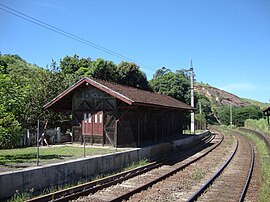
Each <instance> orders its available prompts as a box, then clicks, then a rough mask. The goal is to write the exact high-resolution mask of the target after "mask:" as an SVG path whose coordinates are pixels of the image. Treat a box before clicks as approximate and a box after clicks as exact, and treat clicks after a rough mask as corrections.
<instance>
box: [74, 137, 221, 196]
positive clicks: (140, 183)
mask: <svg viewBox="0 0 270 202" xmlns="http://www.w3.org/2000/svg"><path fill="white" fill-rule="evenodd" d="M223 138H224V137H223V135H221V134H219V135H217V136H216V137H215V139H213V140H212V141H211V146H209V147H206V148H204V150H202V151H199V150H197V151H196V152H192V153H190V151H188V153H189V154H188V156H189V158H181V159H175V160H173V161H168V162H167V163H166V164H164V165H162V166H160V167H158V168H156V169H152V170H150V171H148V172H146V173H144V174H141V175H138V176H136V177H133V178H130V179H128V180H125V181H123V182H121V183H118V184H116V185H114V186H110V187H108V188H106V189H103V190H100V191H98V192H96V193H94V194H90V195H88V196H86V197H80V198H79V199H77V200H76V201H122V200H127V199H128V198H129V197H130V196H132V195H134V194H135V193H138V192H141V191H142V190H145V189H147V188H148V187H151V186H152V185H154V184H156V183H158V182H160V181H162V180H165V179H166V178H168V177H170V176H172V175H174V174H175V173H177V172H178V171H180V170H182V169H184V168H186V167H187V166H188V165H190V164H192V163H194V162H196V161H198V160H199V159H201V158H203V157H204V156H205V155H207V154H208V153H209V152H211V151H213V150H214V149H215V148H216V147H217V146H218V145H220V143H221V142H222V141H223Z"/></svg>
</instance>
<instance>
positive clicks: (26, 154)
mask: <svg viewBox="0 0 270 202" xmlns="http://www.w3.org/2000/svg"><path fill="white" fill-rule="evenodd" d="M83 152H84V150H83V147H73V146H56V147H52V146H51V147H40V149H39V160H40V163H41V164H46V163H50V162H51V163H52V162H58V161H63V160H69V159H76V158H82V157H83ZM115 152H116V150H115V148H93V147H91V148H90V147H89V148H86V156H94V155H102V154H109V153H115ZM36 153H37V149H36V148H35V147H28V148H17V149H3V150H1V152H0V165H15V164H22V163H26V164H32V163H35V162H36Z"/></svg>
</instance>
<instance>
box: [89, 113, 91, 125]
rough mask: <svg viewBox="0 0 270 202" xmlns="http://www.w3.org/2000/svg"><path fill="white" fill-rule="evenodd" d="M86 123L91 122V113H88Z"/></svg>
mask: <svg viewBox="0 0 270 202" xmlns="http://www.w3.org/2000/svg"><path fill="white" fill-rule="evenodd" d="M88 123H91V114H90V113H89V114H88Z"/></svg>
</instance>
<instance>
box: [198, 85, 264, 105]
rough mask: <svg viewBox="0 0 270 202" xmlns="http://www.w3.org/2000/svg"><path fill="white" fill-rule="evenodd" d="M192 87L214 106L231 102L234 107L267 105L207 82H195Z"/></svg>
mask: <svg viewBox="0 0 270 202" xmlns="http://www.w3.org/2000/svg"><path fill="white" fill-rule="evenodd" d="M194 89H195V91H196V92H197V93H199V94H203V95H205V96H206V97H207V98H208V99H209V100H210V101H211V103H212V105H215V106H226V105H227V106H228V105H230V104H232V105H233V106H236V107H243V106H249V105H255V106H258V107H260V108H261V109H264V108H266V107H267V106H268V104H267V103H261V102H259V101H255V100H252V99H247V98H240V97H238V96H237V95H234V94H232V93H229V92H226V91H224V90H221V89H218V88H216V87H213V86H210V85H209V84H204V83H196V84H195V85H194Z"/></svg>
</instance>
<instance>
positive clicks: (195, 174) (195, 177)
mask: <svg viewBox="0 0 270 202" xmlns="http://www.w3.org/2000/svg"><path fill="white" fill-rule="evenodd" d="M191 178H192V179H193V180H200V179H202V178H203V173H202V171H201V170H195V171H194V172H193V173H192V174H191Z"/></svg>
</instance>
